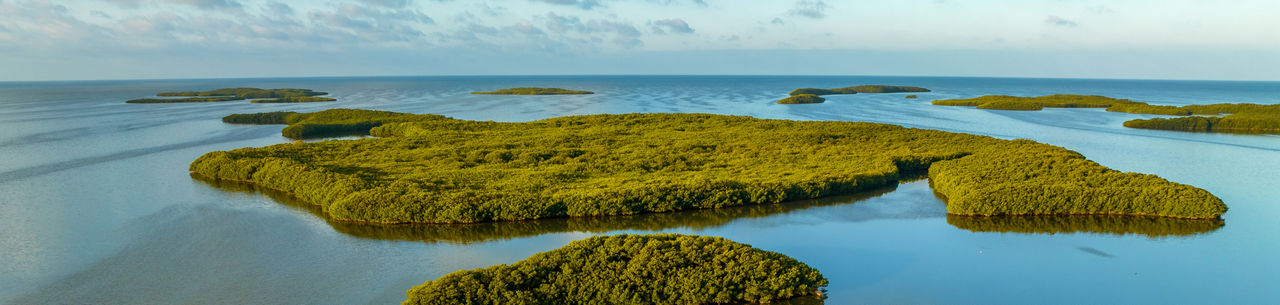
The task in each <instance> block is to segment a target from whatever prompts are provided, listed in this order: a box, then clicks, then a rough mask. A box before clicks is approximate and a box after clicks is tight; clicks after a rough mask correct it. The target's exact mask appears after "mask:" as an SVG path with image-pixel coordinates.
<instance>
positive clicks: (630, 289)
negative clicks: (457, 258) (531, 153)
mask: <svg viewBox="0 0 1280 305" xmlns="http://www.w3.org/2000/svg"><path fill="white" fill-rule="evenodd" d="M827 284H828V281H827V279H826V278H824V277H823V276H822V274H821V273H819V272H818V270H815V269H813V268H812V267H809V266H808V265H805V264H804V263H802V262H800V261H797V260H796V259H794V258H791V257H788V256H786V255H782V254H778V253H775V252H770V251H764V250H760V249H756V248H753V247H751V246H750V245H745V244H741V243H737V242H733V241H731V240H728V239H724V238H721V237H706V236H694V235H681V234H649V235H634V234H620V235H609V236H596V237H591V238H587V239H583V240H579V241H575V242H572V243H569V244H568V245H566V246H564V247H561V248H560V249H556V250H551V251H547V252H542V253H538V254H534V255H533V256H530V257H529V258H526V259H524V260H522V261H518V262H515V263H512V264H504V265H496V266H492V267H488V268H483V269H474V270H462V271H458V272H454V273H450V274H448V275H445V276H442V277H440V278H439V279H436V280H434V281H428V282H426V283H423V284H422V285H419V286H416V287H413V288H412V289H409V291H408V292H407V293H406V294H407V295H408V300H405V301H404V304H449V305H452V304H690V305H696V304H726V303H770V302H773V301H778V300H783V299H788V298H794V297H805V296H811V297H821V295H822V290H823V287H826V286H827Z"/></svg>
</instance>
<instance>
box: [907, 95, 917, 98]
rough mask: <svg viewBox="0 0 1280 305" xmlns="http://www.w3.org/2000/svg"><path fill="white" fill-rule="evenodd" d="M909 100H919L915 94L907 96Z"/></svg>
mask: <svg viewBox="0 0 1280 305" xmlns="http://www.w3.org/2000/svg"><path fill="white" fill-rule="evenodd" d="M907 98H918V96H916V95H915V94H911V95H907Z"/></svg>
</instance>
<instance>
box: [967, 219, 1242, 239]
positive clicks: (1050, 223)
mask: <svg viewBox="0 0 1280 305" xmlns="http://www.w3.org/2000/svg"><path fill="white" fill-rule="evenodd" d="M947 223H949V224H951V225H952V226H955V227H956V228H960V229H963V230H969V231H973V232H1000V233H1040V234H1068V233H1101V234H1115V235H1125V234H1139V235H1146V236H1147V237H1152V238H1158V237H1168V236H1187V235H1195V234H1204V233H1208V232H1213V231H1216V230H1218V229H1220V228H1222V226H1223V225H1224V223H1223V221H1222V219H1179V218H1169V217H1143V216H1127V215H1065V216H1064V215H1048V216H1046V215H1019V216H994V217H986V216H962V215H947Z"/></svg>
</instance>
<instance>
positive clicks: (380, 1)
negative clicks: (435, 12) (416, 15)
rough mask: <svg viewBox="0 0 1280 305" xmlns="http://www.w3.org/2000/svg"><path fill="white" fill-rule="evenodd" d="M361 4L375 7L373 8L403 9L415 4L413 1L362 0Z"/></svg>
mask: <svg viewBox="0 0 1280 305" xmlns="http://www.w3.org/2000/svg"><path fill="white" fill-rule="evenodd" d="M360 3H364V4H368V5H373V6H381V7H389V8H403V7H406V6H409V4H411V3H413V1H412V0H360Z"/></svg>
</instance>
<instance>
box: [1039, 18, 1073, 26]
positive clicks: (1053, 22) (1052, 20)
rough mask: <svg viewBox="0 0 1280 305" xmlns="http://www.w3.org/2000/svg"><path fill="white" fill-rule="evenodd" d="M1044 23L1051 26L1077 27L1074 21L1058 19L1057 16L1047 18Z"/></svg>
mask: <svg viewBox="0 0 1280 305" xmlns="http://www.w3.org/2000/svg"><path fill="white" fill-rule="evenodd" d="M1044 23H1047V24H1049V25H1053V26H1060V27H1068V28H1074V27H1076V25H1077V24H1076V22H1075V21H1071V20H1066V19H1062V17H1058V16H1049V17H1048V18H1045V19H1044Z"/></svg>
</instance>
